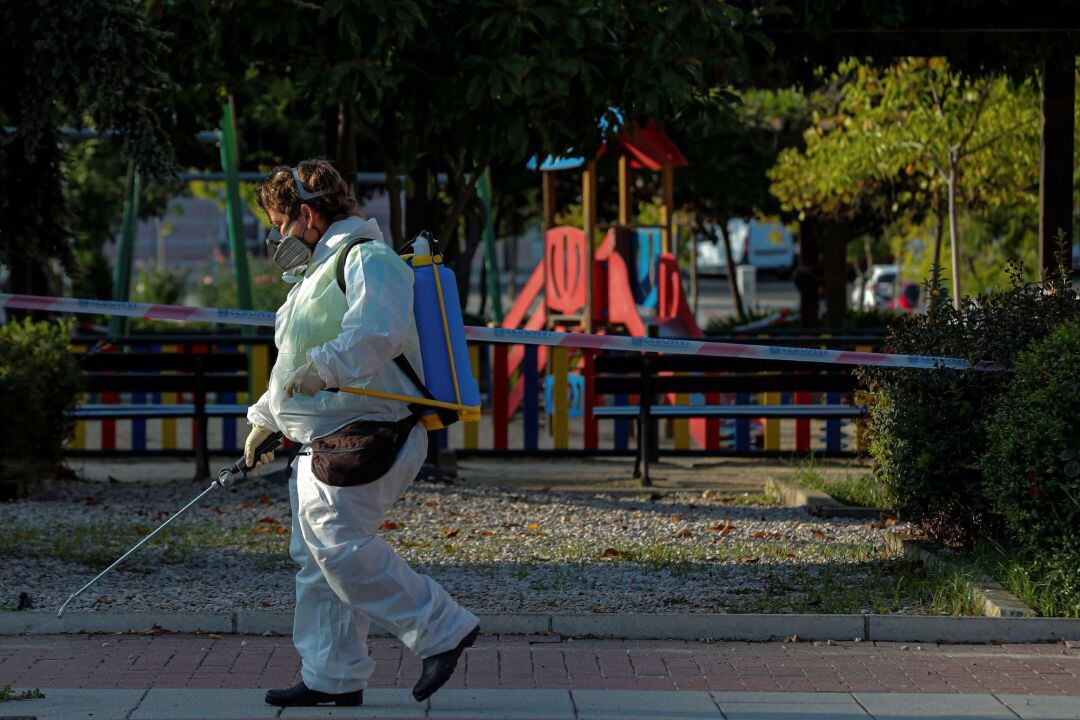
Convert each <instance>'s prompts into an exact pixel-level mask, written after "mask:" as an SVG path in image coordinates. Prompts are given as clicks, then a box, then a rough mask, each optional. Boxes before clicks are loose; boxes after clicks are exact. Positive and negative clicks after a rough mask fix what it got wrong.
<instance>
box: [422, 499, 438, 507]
mask: <svg viewBox="0 0 1080 720" xmlns="http://www.w3.org/2000/svg"><path fill="white" fill-rule="evenodd" d="M424 504H425V505H427V506H428V507H439V503H437V502H435V501H434V500H428V501H427V502H426V503H424Z"/></svg>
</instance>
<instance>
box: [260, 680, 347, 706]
mask: <svg viewBox="0 0 1080 720" xmlns="http://www.w3.org/2000/svg"><path fill="white" fill-rule="evenodd" d="M266 702H267V704H268V705H277V706H278V707H313V706H315V705H327V704H330V703H333V704H334V705H336V706H338V707H356V706H357V705H361V704H363V702H364V691H363V690H355V691H353V692H347V693H324V692H319V691H318V690H312V689H311V688H309V687H308V686H307V685H305V684H304V681H303V680H301V681H300V682H298V683H296V684H295V685H293V686H292V687H291V688H285V689H284V690H268V691H267V693H266Z"/></svg>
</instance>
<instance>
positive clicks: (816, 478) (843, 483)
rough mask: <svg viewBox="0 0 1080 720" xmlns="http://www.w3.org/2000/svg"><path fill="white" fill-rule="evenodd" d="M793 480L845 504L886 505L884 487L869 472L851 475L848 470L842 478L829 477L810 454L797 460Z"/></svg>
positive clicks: (876, 506)
mask: <svg viewBox="0 0 1080 720" xmlns="http://www.w3.org/2000/svg"><path fill="white" fill-rule="evenodd" d="M793 480H794V481H795V482H796V483H798V484H799V485H802V486H803V487H808V488H812V489H814V490H821V491H822V492H827V493H829V494H830V495H832V496H833V497H834V498H836V499H837V500H839V501H840V502H842V503H845V504H846V505H855V506H857V507H875V508H880V507H886V506H887V502H888V500H887V498H886V497H885V488H883V487H882V486H881V483H879V482H878V481H877V480H875V479H874V476H873V475H871V474H870V473H862V474H859V475H852V474H851V473H850V472H848V473H846V474H845V475H844V478H843V479H840V478H829V477H828V476H827V475H826V474H825V473H824V472H822V471H821V469H820V468H819V467H818V465H817V462H816V461H815V459H814V456H813V455H812V454H811V455H810V457H808V458H807V459H806V460H802V461H800V462H799V467H798V470H796V471H795V476H794V478H793Z"/></svg>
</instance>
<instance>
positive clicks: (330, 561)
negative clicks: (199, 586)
mask: <svg viewBox="0 0 1080 720" xmlns="http://www.w3.org/2000/svg"><path fill="white" fill-rule="evenodd" d="M357 237H370V238H374V240H373V241H372V242H366V243H362V244H360V245H358V246H356V247H354V248H353V249H352V250H351V251H349V256H348V258H347V261H346V265H345V287H346V294H345V295H344V296H343V295H342V293H341V290H340V288H339V287H338V285H337V278H336V273H335V270H336V262H337V253H338V251H339V250H341V248H342V247H343V246H344V245H345V244H346V243H347V241H348V240H349V239H351V238H357ZM412 282H413V276H412V270H411V269H410V268H409V267H408V266H407V265H406V264H405V262H404V261H403V260H402V259H401V258H400V257H398V256H397V254H396V253H394V251H393V250H392V249H391V248H390V247H388V246H387V245H386V244H385V243H384V242H382V233H380V232H379V228H378V225H377V224H376V222H375V221H374V220H362V219H360V218H357V217H349V218H346V219H344V220H339V221H338V222H335V223H334V224H332V225H331V226H330V227H329V228H328V229H327V230H326V232H325V233H324V234H323V237H322V238H321V239H320V240H319V243H318V244H317V245H316V247H315V250H314V252H313V254H312V258H311V262H310V263H309V265H308V267H307V271H306V272H305V274H304V279H303V280H301V281H300V282H299V283H297V284H296V285H295V286H294V287H293V289H292V290H291V291H290V292H289V296H288V298H287V299H286V300H285V303H284V304H283V305H282V306H281V308H280V309H279V310H278V311H277V318H276V320H275V332H274V341H275V344H276V345H277V347H278V358H277V361H276V363H275V364H274V369H273V371H272V373H271V377H270V384H269V388H268V390H267V391H266V393H265V394H264V395H263V396H262V397H261V398H260V399H259V400H258V402H256V403H255V404H254V405H252V406H251V407H250V408H249V410H248V419H249V420H250V421H251V422H252V423H256V424H258V425H262V426H263V427H267V428H271V429H274V430H281V431H282V432H284V433H285V435H286V437H288V438H289V439H291V440H294V441H296V442H301V443H309V442H310V441H311V440H312V439H313V438H318V437H322V436H324V435H329V434H331V433H333V432H334V431H335V430H337V429H338V428H340V427H342V426H343V425H346V424H348V423H350V422H353V421H355V420H380V421H396V420H400V419H402V418H404V417H406V416H407V415H408V414H409V410H408V408H407V407H406V405H405V404H404V403H401V402H398V401H393V400H383V399H379V398H372V397H366V396H362V395H355V394H351V393H328V392H318V393H316V394H315V396H314V397H305V396H303V395H301V394H300V393H293V396H292V397H291V398H288V397H286V396H285V392H284V386H285V382H286V381H287V380H288V378H289V376H290V375H292V373H293V372H294V371H295V370H296V369H297V368H299V367H300V366H301V365H303V364H304V363H306V362H307V361H308V360H312V361H313V362H314V363H315V367H316V369H317V370H318V372H319V375H320V376H321V377H322V379H323V380H325V381H326V384H327V386H328V387H341V386H343V385H349V386H353V387H369V388H371V389H373V390H381V391H384V392H392V393H398V394H402V395H407V396H410V397H417V396H418V392H417V390H416V389H415V388H414V387H413V385H412V383H411V382H409V380H408V379H407V378H406V377H405V375H404V373H402V372H401V371H400V370H399V369H398V368H397V366H396V365H395V364H394V362H393V359H394V358H395V357H396V356H397V355H399V354H401V353H402V352H404V353H405V355H406V357H407V358H408V359H409V362H410V363H411V364H412V365H413V367H414V368H415V369H416V371H417V373H419V374H420V375H421V377H423V368H422V365H421V359H420V345H419V341H418V339H417V334H416V325H415V322H414V320H413V312H412V302H413V292H412ZM426 454H427V434H426V432H425V431H424V430H423V428H422V427H420V426H419V425H418V426H417V427H415V428H414V429H413V430H412V433H411V434H410V435H409V438H408V440H407V441H406V442H405V445H404V447H403V448H402V450H401V452H400V453H399V454H398V457H397V460H396V461H395V463H394V465H393V466H392V467H391V468H390V470H389V471H387V473H386V474H385V475H383V476H382V477H381V478H379V479H378V480H376V481H374V482H371V483H368V484H366V485H357V486H354V487H333V486H330V485H326V484H324V483H322V482H320V481H319V480H318V479H317V478H316V477H315V476H314V474H313V473H312V471H311V457H310V456H309V455H299V456H298V457H297V458H296V462H295V463H294V466H293V471H292V476H291V478H290V480H289V495H290V500H291V503H292V540H291V542H290V545H289V554H290V555H291V556H292V558H293V560H295V561H296V562H297V564H299V565H300V570H299V572H297V574H296V611H295V614H294V618H293V642H294V644H295V645H296V649H297V651H298V652H299V653H300V656H301V658H302V660H303V666H302V668H301V675H302V678H303V680H304V683H305V684H306V685H307V686H308V687H309V688H311V689H313V690H319V691H321V692H327V693H344V692H352V691H354V690H361V689H363V688H364V687H366V686H367V681H368V678H370V677H371V674H372V673H373V672H374V669H375V661H374V660H373V659H372V658H371V657H370V656H369V654H368V649H367V642H366V637H367V633H368V629H369V627H370V621H371V620H374V621H375V622H377V623H378V624H379V625H380V626H381V627H383V628H385V629H386V630H387V631H389V632H391V633H393V634H394V635H396V636H397V637H398V638H399V639H400V640H401V641H402V642H403V643H404V644H405V646H406V647H408V648H409V649H410V650H411V651H412V652H414V653H415V654H417V655H418V656H420V657H422V658H424V657H429V656H431V655H436V654H438V653H441V652H444V651H446V650H450V649H451V648H453V647H455V646H456V645H457V644H458V643H459V642H460V641H461V639H462V638H464V637H465V635H466V634H468V633H469V631H471V630H472V629H473V628H474V627H475V626H476V625H477V624H478V620H477V618H476V616H475V615H473V614H472V613H470V612H469V611H468V610H465V609H464V608H462V607H461V606H460V605H458V604H457V603H456V602H454V600H453V599H452V598H451V597H450V596H449V595H448V594H447V593H446V591H445V590H444V589H443V588H442V587H441V586H440V585H439V584H438V583H436V582H435V581H434V580H432V579H431V578H429V577H428V576H426V575H421V574H419V573H417V572H415V571H414V570H413V569H412V568H410V567H409V566H408V564H407V563H406V562H405V561H404V560H402V559H401V558H400V557H398V555H397V554H396V553H395V552H394V551H393V550H392V549H391V548H390V547H389V546H388V545H387V544H386V542H385V541H383V540H382V538H380V537H378V535H377V531H378V529H379V526H380V525H381V524H382V521H383V517H384V516H385V514H386V512H387V510H389V509H390V507H391V506H392V505H393V504H394V503H395V502H396V501H397V500H398V498H400V497H401V495H402V494H403V493H404V492H405V490H406V489H408V487H409V486H410V485H411V484H412V482H413V480H414V479H415V478H416V475H417V473H418V472H419V470H420V466H421V464H422V463H423V461H424V458H425V456H426Z"/></svg>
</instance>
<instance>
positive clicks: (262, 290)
mask: <svg viewBox="0 0 1080 720" xmlns="http://www.w3.org/2000/svg"><path fill="white" fill-rule="evenodd" d="M248 271H249V273H250V275H251V304H252V305H253V306H254V307H253V309H254V310H265V311H269V312H274V311H276V310H277V309H278V308H279V307H281V304H282V303H283V302H285V296H286V295H288V294H289V290H290V288H292V285H289V284H288V283H286V282H285V281H283V280H282V279H281V268H279V267H278V266H277V265H275V264H274V261H273V260H269V259H267V258H260V257H255V256H253V255H250V254H249V255H248ZM195 298H196V300H197V302H198V305H199V306H200V307H222V308H236V307H237V306H238V305H239V301H238V300H237V294H236V279H235V277H234V276H233V267H232V263H231V262H229V260H228V258H226V257H224V256H223V255H220V254H219V255H217V256H216V257H215V261H214V262H213V263H212V264H211V265H209V266H207V267H204V268H202V269H200V270H199V271H198V272H197V273H196V274H195Z"/></svg>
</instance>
